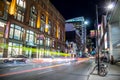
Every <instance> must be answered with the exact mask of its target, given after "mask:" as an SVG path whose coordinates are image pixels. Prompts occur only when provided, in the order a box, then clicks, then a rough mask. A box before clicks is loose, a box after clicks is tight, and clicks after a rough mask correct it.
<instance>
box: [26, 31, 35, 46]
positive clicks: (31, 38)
mask: <svg viewBox="0 0 120 80" xmlns="http://www.w3.org/2000/svg"><path fill="white" fill-rule="evenodd" d="M35 40H36V38H35V33H34V32H33V31H30V30H27V33H26V42H27V43H28V45H34V43H36V41H35Z"/></svg>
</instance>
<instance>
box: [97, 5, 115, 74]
mask: <svg viewBox="0 0 120 80" xmlns="http://www.w3.org/2000/svg"><path fill="white" fill-rule="evenodd" d="M113 7H114V4H109V5H108V6H107V9H108V10H111V9H113ZM107 15H108V11H107V14H106V16H107ZM98 41H99V31H98V5H96V47H97V56H98V59H97V60H98V63H97V65H98V74H99V71H100V53H99V47H100V44H99V43H98Z"/></svg>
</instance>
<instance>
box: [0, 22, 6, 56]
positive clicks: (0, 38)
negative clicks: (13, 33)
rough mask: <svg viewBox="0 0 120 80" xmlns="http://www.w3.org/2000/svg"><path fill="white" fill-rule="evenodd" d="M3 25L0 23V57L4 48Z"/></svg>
mask: <svg viewBox="0 0 120 80" xmlns="http://www.w3.org/2000/svg"><path fill="white" fill-rule="evenodd" d="M5 25H6V24H5V23H4V22H1V21H0V45H1V47H0V57H2V56H3V51H4V47H2V44H4V29H5Z"/></svg>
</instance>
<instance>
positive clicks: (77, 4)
mask: <svg viewBox="0 0 120 80" xmlns="http://www.w3.org/2000/svg"><path fill="white" fill-rule="evenodd" d="M50 1H51V3H52V4H53V5H54V6H55V7H56V9H57V10H58V11H59V12H60V13H61V14H62V15H63V17H64V18H65V19H66V20H67V19H71V18H74V17H80V16H84V17H85V19H86V20H89V21H90V27H91V28H90V29H92V28H94V25H93V24H94V22H95V18H96V17H95V14H96V13H95V5H96V4H97V5H99V6H101V5H102V6H103V5H104V2H105V1H106V0H50Z"/></svg>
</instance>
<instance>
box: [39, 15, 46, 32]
mask: <svg viewBox="0 0 120 80" xmlns="http://www.w3.org/2000/svg"><path fill="white" fill-rule="evenodd" d="M45 25H46V24H45V16H44V15H43V14H42V15H41V27H40V31H42V32H44V31H45Z"/></svg>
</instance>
